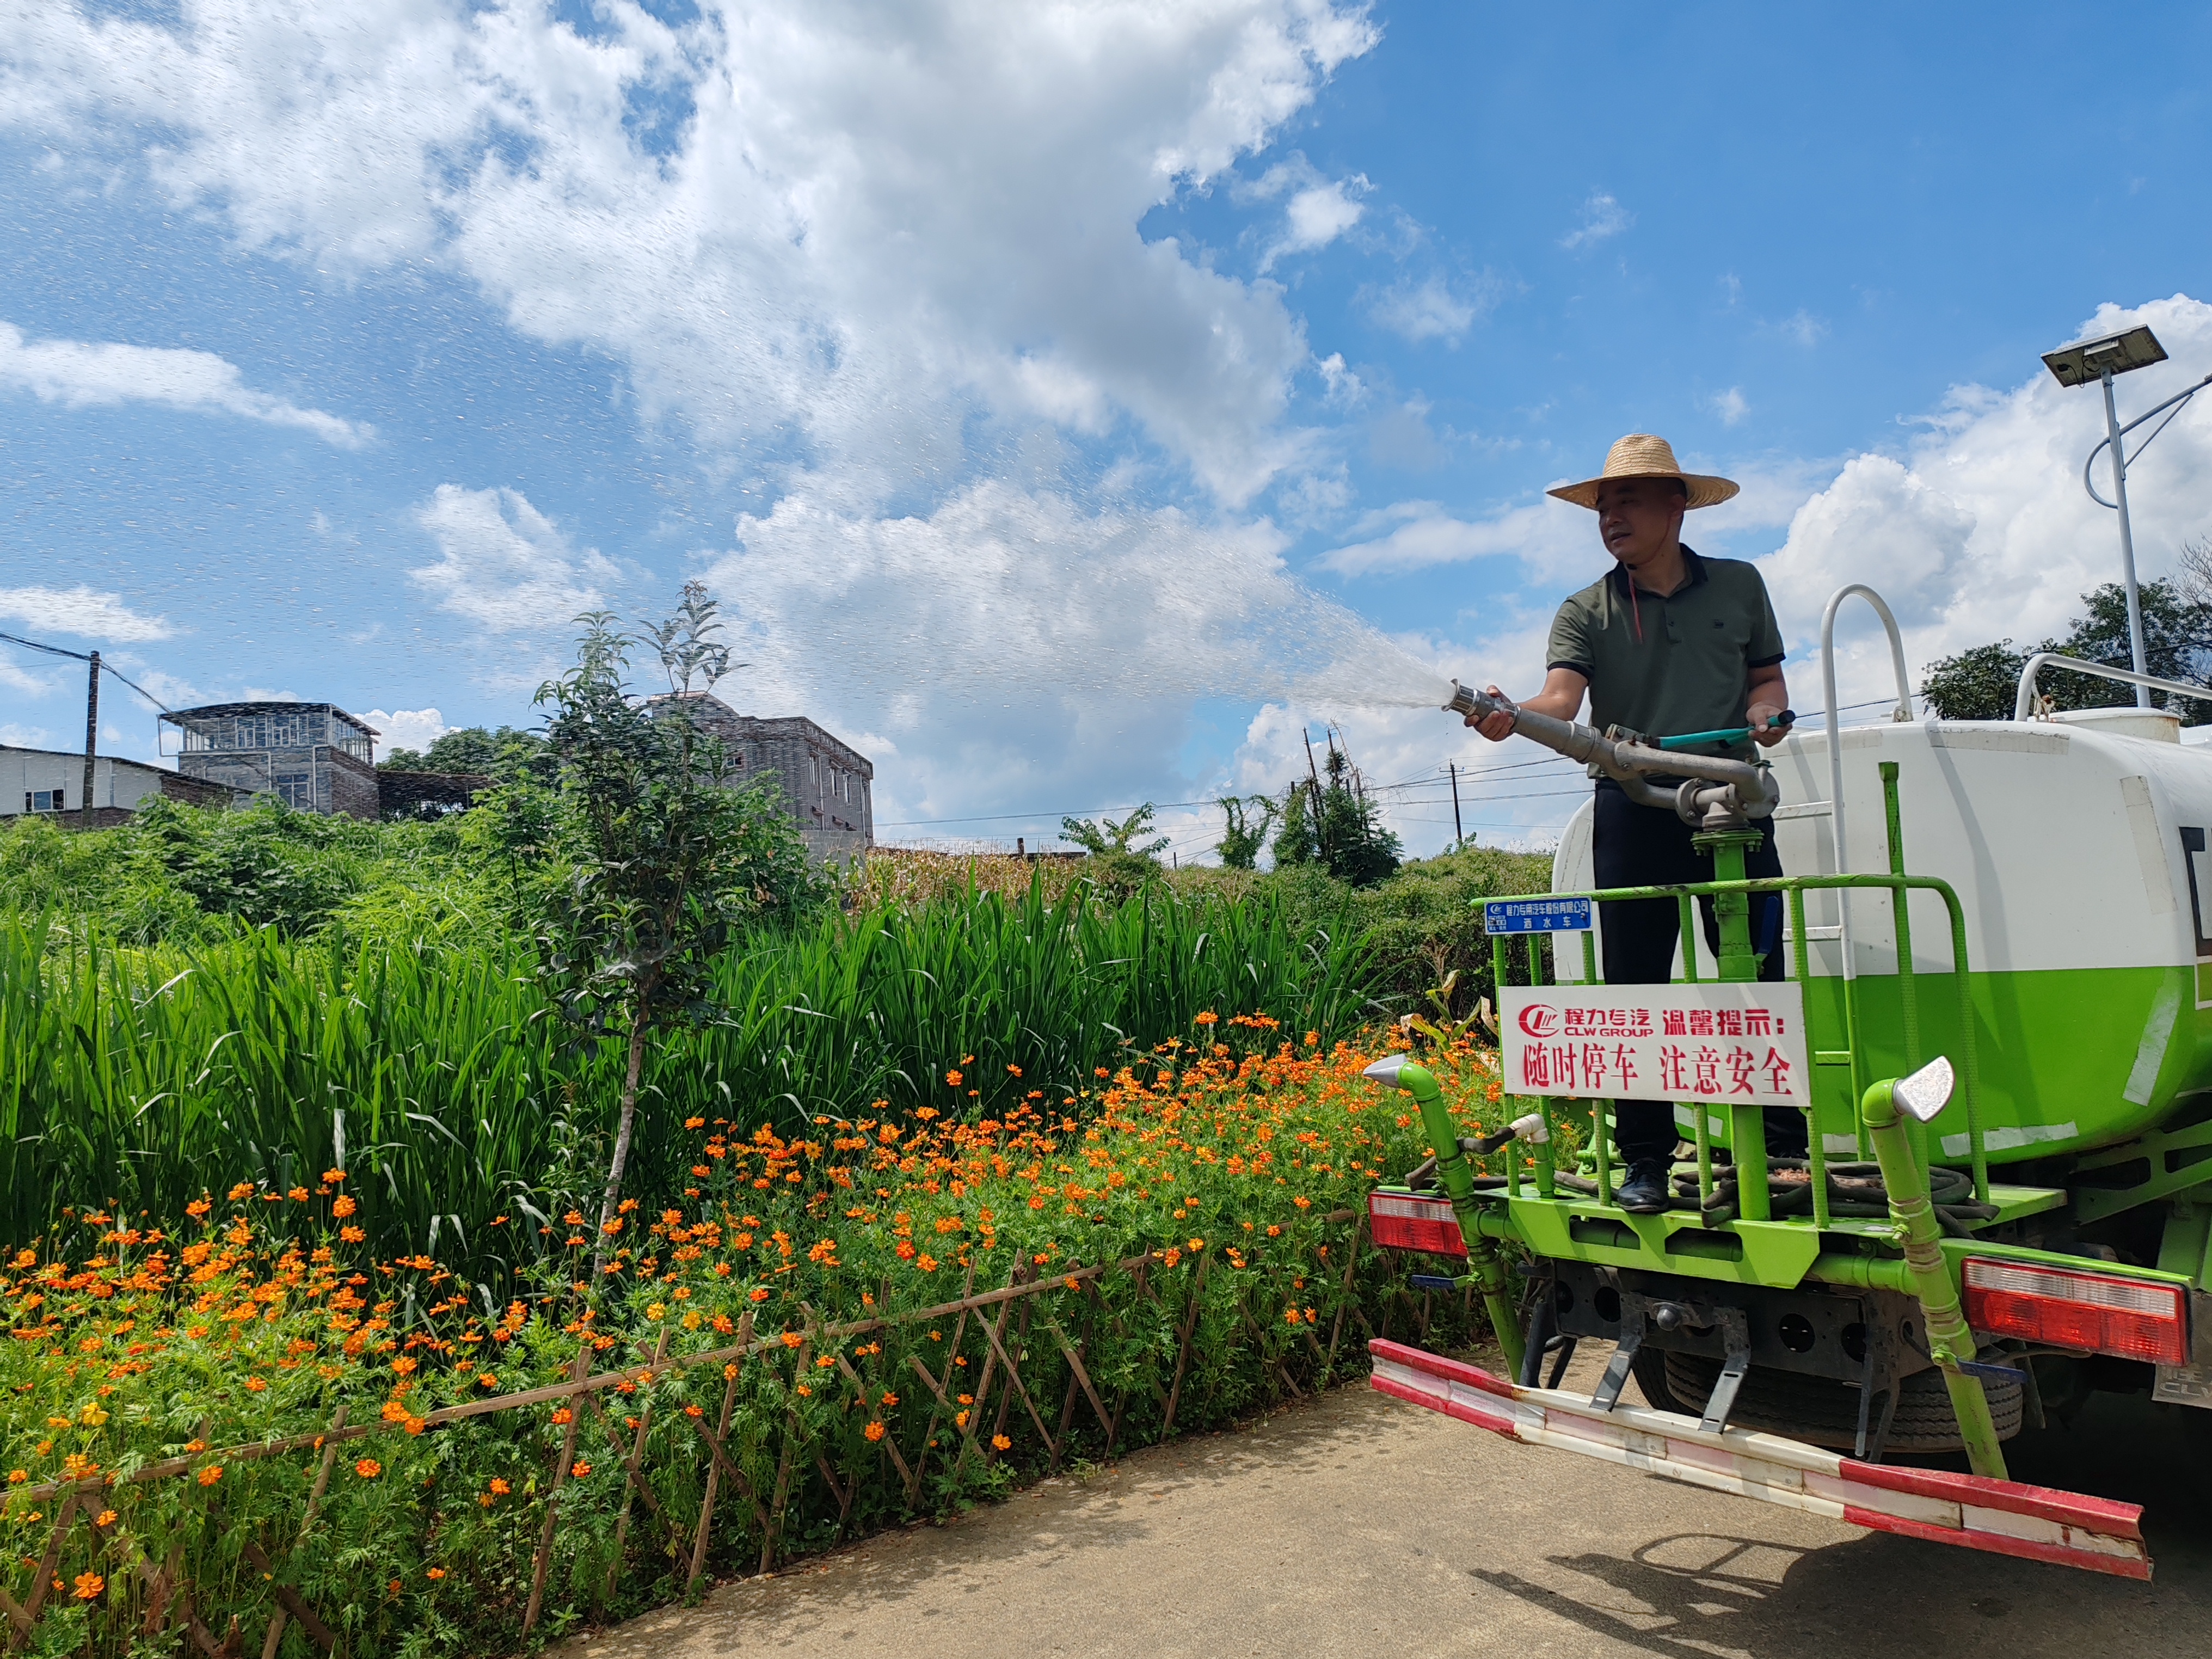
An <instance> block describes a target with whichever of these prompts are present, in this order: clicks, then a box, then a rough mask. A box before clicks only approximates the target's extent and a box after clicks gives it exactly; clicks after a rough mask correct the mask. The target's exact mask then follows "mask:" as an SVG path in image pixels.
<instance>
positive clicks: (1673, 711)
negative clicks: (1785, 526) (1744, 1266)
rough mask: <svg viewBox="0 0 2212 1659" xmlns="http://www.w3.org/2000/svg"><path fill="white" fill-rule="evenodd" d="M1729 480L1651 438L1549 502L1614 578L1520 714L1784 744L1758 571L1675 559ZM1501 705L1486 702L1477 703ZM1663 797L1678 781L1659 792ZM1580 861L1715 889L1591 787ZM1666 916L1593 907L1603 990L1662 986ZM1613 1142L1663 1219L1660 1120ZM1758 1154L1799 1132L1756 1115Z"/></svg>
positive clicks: (1628, 1197)
mask: <svg viewBox="0 0 2212 1659" xmlns="http://www.w3.org/2000/svg"><path fill="white" fill-rule="evenodd" d="M1736 489H1737V486H1736V485H1735V483H1731V482H1730V481H1729V480H1728V479H1726V478H1716V477H1706V476H1704V475H1702V474H1699V473H1694V472H1685V471H1682V469H1681V468H1680V467H1679V466H1677V465H1675V463H1674V449H1673V448H1672V447H1671V446H1669V445H1668V442H1667V441H1666V440H1665V439H1663V438H1654V437H1650V436H1648V435H1644V434H1642V433H1634V434H1631V435H1629V436H1627V437H1626V438H1623V439H1622V440H1621V441H1620V442H1619V443H1617V444H1615V445H1613V450H1612V453H1609V454H1608V455H1607V457H1606V458H1605V471H1603V472H1601V474H1599V475H1598V476H1597V477H1595V478H1588V479H1585V480H1583V482H1582V483H1576V484H1566V485H1563V486H1561V487H1560V488H1559V489H1554V490H1553V491H1552V492H1551V494H1553V495H1556V496H1558V497H1559V499H1560V500H1561V501H1570V502H1572V503H1573V504H1574V505H1576V506H1577V507H1590V508H1593V509H1595V512H1596V513H1597V528H1598V535H1599V536H1600V537H1601V538H1602V539H1603V541H1604V543H1605V546H1606V550H1607V552H1608V553H1610V554H1612V555H1613V560H1614V565H1613V569H1612V570H1610V571H1608V572H1607V574H1605V576H1604V577H1603V578H1602V579H1601V580H1598V581H1596V582H1594V583H1593V584H1591V585H1590V586H1588V587H1586V588H1584V589H1583V591H1582V592H1579V593H1577V594H1575V595H1573V596H1572V597H1571V598H1570V599H1568V600H1567V601H1566V602H1565V604H1563V605H1560V607H1559V615H1558V617H1556V618H1555V619H1554V620H1553V623H1552V637H1551V643H1550V647H1549V648H1548V650H1547V653H1546V662H1547V665H1548V666H1547V672H1546V674H1545V677H1544V689H1543V690H1541V691H1539V692H1538V693H1537V694H1536V695H1535V696H1533V697H1530V698H1529V699H1528V701H1527V702H1526V703H1525V704H1523V705H1522V706H1523V707H1525V708H1533V709H1535V710H1537V711H1538V712H1540V713H1541V714H1550V715H1552V716H1553V717H1554V718H1555V719H1559V720H1573V719H1575V718H1576V717H1577V715H1578V714H1580V713H1581V710H1582V706H1583V693H1585V692H1588V693H1589V699H1590V721H1591V724H1593V725H1595V726H1597V727H1598V728H1599V729H1600V730H1604V729H1605V728H1607V727H1608V726H1620V727H1623V728H1625V729H1626V730H1629V731H1632V732H1641V733H1643V734H1644V736H1646V737H1653V738H1658V737H1668V736H1673V735H1676V734H1679V733H1681V732H1710V731H1715V730H1718V729H1720V728H1723V727H1729V728H1734V727H1738V726H1748V727H1750V728H1751V730H1752V733H1753V739H1754V740H1755V741H1756V742H1758V743H1759V744H1768V745H1771V744H1777V743H1779V742H1781V741H1782V739H1783V738H1784V736H1785V735H1786V732H1785V730H1784V728H1783V727H1781V726H1776V725H1775V724H1774V721H1775V720H1776V718H1777V717H1778V716H1779V715H1780V714H1782V712H1783V710H1784V709H1785V708H1788V707H1789V704H1790V692H1789V690H1788V688H1787V687H1786V686H1785V685H1784V683H1783V678H1782V658H1783V650H1782V631H1781V629H1780V628H1779V627H1778V625H1777V623H1776V622H1775V620H1774V607H1773V606H1772V605H1771V604H1770V603H1769V602H1768V600H1767V597H1766V584H1765V582H1764V581H1763V580H1760V578H1759V572H1758V570H1757V569H1756V568H1754V567H1753V566H1751V565H1748V564H1745V563H1742V562H1740V561H1738V560H1735V559H1708V558H1704V557H1701V556H1699V554H1697V553H1696V552H1694V551H1692V550H1691V549H1689V548H1687V547H1685V546H1684V545H1683V544H1682V539H1681V532H1682V515H1683V513H1686V512H1688V511H1692V510H1693V509H1695V508H1698V507H1712V506H1716V505H1717V504H1718V503H1719V502H1722V501H1727V500H1728V499H1729V497H1730V496H1732V495H1735V493H1736ZM1489 690H1490V694H1491V695H1492V696H1500V695H1501V694H1500V693H1499V691H1498V688H1497V687H1496V686H1494V685H1493V686H1492V687H1490V688H1489ZM1468 725H1469V726H1474V728H1475V729H1476V730H1477V731H1479V732H1481V733H1482V735H1483V736H1484V737H1486V738H1490V739H1491V740H1492V742H1498V741H1502V740H1503V739H1504V738H1507V737H1509V736H1510V735H1511V734H1512V731H1513V720H1512V716H1511V715H1510V714H1505V713H1498V714H1492V715H1491V716H1490V717H1489V718H1488V719H1487V720H1480V721H1478V720H1474V719H1470V720H1468ZM1709 752H1711V753H1714V754H1730V755H1733V756H1734V757H1735V758H1736V759H1739V760H1748V759H1750V758H1751V757H1752V755H1753V750H1752V748H1751V746H1750V744H1733V745H1729V744H1713V745H1711V750H1710V751H1709ZM1655 781H1656V782H1659V783H1661V784H1662V785H1672V784H1674V783H1676V782H1679V781H1680V780H1679V779H1664V778H1662V779H1657V780H1655ZM1592 830H1593V833H1592V836H1591V850H1592V854H1593V861H1594V863H1595V866H1596V872H1597V884H1598V885H1599V886H1600V887H1601V888H1605V887H1645V886H1657V885H1662V884H1679V883H1684V882H1696V881H1711V880H1712V879H1713V861H1712V859H1711V856H1710V855H1709V854H1702V853H1699V851H1698V850H1697V849H1696V848H1694V847H1692V845H1691V844H1690V838H1691V836H1692V835H1693V834H1694V833H1695V832H1694V831H1693V830H1692V829H1691V828H1690V826H1689V825H1688V824H1686V823H1683V822H1682V820H1681V819H1680V817H1677V816H1676V815H1675V814H1674V812H1673V811H1670V810H1668V809H1666V808H1662V807H1656V806H1641V805H1637V804H1636V803H1635V802H1633V801H1632V800H1630V799H1629V798H1628V796H1627V795H1626V793H1624V792H1623V791H1622V789H1621V787H1620V785H1619V784H1617V783H1615V782H1614V781H1613V780H1612V779H1610V778H1600V779H1599V780H1598V783H1597V799H1596V801H1595V823H1594V824H1593V825H1592ZM1744 869H1745V872H1746V873H1747V874H1748V875H1751V876H1754V877H1756V876H1778V875H1780V874H1781V873H1782V860H1781V858H1780V856H1779V855H1778V854H1777V853H1776V851H1775V848H1774V843H1773V837H1772V836H1771V832H1770V834H1769V835H1768V836H1767V838H1766V839H1765V841H1764V842H1761V843H1760V845H1759V848H1758V849H1757V850H1756V851H1755V852H1753V853H1751V854H1749V855H1748V856H1747V857H1746V859H1745V860H1744ZM1678 915H1679V910H1678V908H1677V906H1676V905H1675V903H1674V901H1673V900H1671V899H1644V900H1638V901H1636V902H1628V903H1611V904H1606V905H1602V906H1601V907H1600V917H1599V921H1600V937H1601V940H1602V942H1603V945H1604V951H1605V979H1606V983H1607V984H1608V985H1663V984H1665V983H1666V982H1667V981H1668V979H1669V978H1670V977H1671V976H1672V971H1673V966H1674V947H1675V945H1676V943H1677V939H1676V934H1677V925H1676V924H1677V918H1678ZM1781 935H1782V901H1781V899H1780V898H1779V897H1778V896H1773V895H1766V896H1759V897H1757V898H1754V899H1753V902H1752V945H1753V949H1755V950H1757V951H1762V952H1763V953H1764V960H1763V961H1762V962H1761V963H1760V968H1759V977H1760V978H1761V979H1769V980H1776V979H1780V978H1781V977H1782V968H1783V963H1782V937H1781ZM1705 938H1706V940H1707V943H1708V946H1709V948H1711V949H1714V950H1717V949H1718V939H1719V934H1718V929H1717V926H1716V924H1715V922H1714V919H1713V911H1712V903H1711V900H1707V901H1706V902H1705ZM1616 1105H1617V1109H1616V1112H1615V1115H1614V1122H1615V1128H1614V1135H1613V1139H1614V1140H1615V1142H1616V1143H1617V1144H1618V1145H1619V1146H1620V1155H1621V1158H1622V1160H1623V1162H1624V1163H1626V1165H1627V1172H1626V1178H1625V1179H1624V1180H1623V1181H1622V1182H1621V1184H1620V1188H1619V1189H1618V1196H1619V1199H1620V1205H1621V1207H1622V1208H1624V1209H1626V1210H1632V1211H1635V1212H1638V1213H1639V1214H1649V1213H1651V1212H1656V1211H1659V1210H1663V1209H1666V1208H1667V1207H1668V1205H1669V1204H1670V1203H1671V1202H1672V1198H1673V1195H1672V1194H1671V1193H1670V1192H1669V1191H1668V1176H1669V1174H1670V1173H1671V1169H1672V1164H1673V1160H1674V1145H1675V1142H1676V1140H1677V1139H1679V1138H1680V1137H1679V1136H1678V1134H1677V1133H1676V1131H1675V1127H1674V1107H1673V1104H1672V1103H1669V1102H1664V1101H1651V1100H1623V1101H1620V1102H1618V1103H1616ZM1766 1125H1767V1135H1766V1138H1767V1150H1768V1151H1769V1152H1772V1153H1775V1154H1777V1155H1780V1156H1802V1155H1803V1153H1804V1151H1805V1127H1804V1121H1803V1120H1802V1118H1800V1117H1799V1116H1798V1115H1796V1114H1795V1113H1784V1112H1771V1113H1768V1114H1767V1115H1766Z"/></svg>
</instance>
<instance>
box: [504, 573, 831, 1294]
mask: <svg viewBox="0 0 2212 1659" xmlns="http://www.w3.org/2000/svg"><path fill="white" fill-rule="evenodd" d="M577 620H578V621H579V622H580V623H582V625H583V629H584V632H583V634H582V635H581V637H580V639H579V641H577V647H576V663H575V666H574V668H572V669H570V670H569V671H568V672H567V673H566V674H564V675H562V677H561V678H559V679H556V680H549V681H547V682H546V683H545V684H544V685H543V686H541V687H540V688H539V689H538V699H537V700H538V703H539V705H540V706H542V707H544V708H546V709H547V710H548V718H547V720H546V727H545V736H546V740H547V743H548V744H549V746H550V749H551V750H552V751H553V753H554V755H555V756H556V758H557V760H558V762H559V765H560V775H561V785H560V787H561V796H562V817H563V819H564V820H565V826H564V827H565V829H566V831H567V833H566V834H565V835H564V836H562V840H563V841H564V842H566V850H567V852H568V868H567V871H566V872H565V873H566V879H565V880H563V881H562V882H560V883H559V884H550V885H549V886H548V887H547V888H546V889H544V890H543V895H542V897H541V900H540V904H539V911H538V930H537V931H538V943H539V974H540V976H541V979H542V981H543V982H544V987H545V989H546V991H547V993H548V994H549V996H550V999H551V1000H552V1003H553V1006H554V1008H555V1009H556V1012H558V1014H559V1015H560V1017H561V1018H562V1020H563V1021H564V1022H565V1023H566V1024H568V1026H569V1027H570V1029H571V1030H574V1031H575V1032H576V1033H577V1035H578V1036H579V1037H580V1039H581V1040H584V1041H586V1042H592V1041H598V1040H599V1039H603V1038H606V1037H610V1036H614V1037H620V1038H622V1039H623V1041H624V1043H625V1050H626V1051H625V1055H624V1063H623V1083H622V1109H621V1115H620V1117H619V1119H618V1121H617V1125H616V1129H615V1144H614V1150H613V1152H612V1154H611V1157H610V1158H609V1159H608V1163H607V1182H606V1191H605V1197H604V1199H603V1200H602V1202H601V1205H600V1210H599V1244H598V1250H597V1254H596V1255H595V1257H594V1260H593V1264H592V1266H593V1273H594V1276H595V1277H596V1276H597V1273H598V1272H599V1269H600V1268H602V1267H604V1266H605V1258H606V1255H607V1252H608V1249H609V1244H610V1241H611V1239H612V1238H613V1237H615V1236H616V1235H617V1233H619V1231H621V1229H620V1227H619V1225H617V1224H618V1223H619V1221H620V1219H621V1213H622V1212H621V1205H622V1184H623V1169H624V1167H625V1165H626V1164H628V1163H629V1152H630V1144H631V1141H632V1139H633V1137H634V1135H635V1127H636V1121H637V1102H638V1091H639V1080H640V1079H641V1076H642V1075H643V1072H644V1065H645V1055H646V1050H647V1048H648V1047H650V1046H651V1045H652V1043H653V1040H654V1038H655V1037H656V1036H658V1035H659V1034H660V1033H662V1032H664V1031H665V1030H670V1029H671V1028H674V1027H676V1026H679V1025H684V1024H696V1023H698V1022H701V1021H702V1020H705V1019H707V1018H711V1016H712V1014H713V1008H712V1006H711V1005H710V1004H709V1002H708V1000H707V991H708V983H709V975H710V971H711V965H712V963H713V961H714V957H715V956H716V955H717V954H718V953H719V952H720V951H722V950H723V949H724V948H725V947H726V945H728V944H729V943H730V942H731V939H732V936H733V935H734V934H735V933H736V932H737V930H738V928H739V927H741V926H743V925H744V923H745V922H746V921H748V920H750V918H751V917H753V916H754V915H756V914H757V912H758V911H760V910H761V909H762V908H763V907H764V906H765V905H767V904H770V903H773V902H775V901H776V900H777V899H778V898H779V897H781V898H783V899H784V900H785V901H786V902H789V901H791V900H792V899H793V898H795V897H799V896H803V894H804V892H805V883H806V881H807V879H808V875H807V872H806V868H805V848H804V846H803V844H802V843H801V842H799V835H798V831H797V829H795V828H792V827H790V826H789V820H788V818H787V817H786V815H785V814H784V813H783V812H782V811H781V807H780V805H779V804H778V803H777V802H776V801H775V799H774V798H773V797H772V796H770V795H769V794H767V793H763V791H761V790H759V789H750V790H738V789H732V788H730V787H726V786H727V783H728V778H729V768H728V763H727V759H726V757H725V755H724V754H723V752H722V748H721V745H720V743H718V742H717V741H716V740H715V739H714V738H712V737H711V736H710V735H709V734H708V733H707V732H704V731H702V729H701V728H700V726H698V724H697V722H696V720H695V719H694V718H693V714H692V710H691V704H690V698H691V696H693V695H694V693H695V690H696V691H697V692H703V691H705V690H707V689H708V688H709V687H711V686H712V685H713V684H714V682H715V681H716V680H717V679H719V678H721V676H722V675H723V674H725V673H726V672H727V671H729V668H730V666H731V664H730V652H729V647H727V646H726V645H723V644H722V643H720V641H719V640H718V639H717V638H716V637H715V636H716V635H719V634H720V631H721V624H720V621H719V620H718V619H717V617H716V616H715V602H714V599H711V598H709V597H708V593H707V590H706V589H705V587H704V586H702V585H701V584H699V583H696V582H692V583H688V584H686V586H685V587H684V599H683V603H682V604H681V605H679V606H678V609H677V611H676V614H675V615H674V616H673V617H670V618H669V619H668V620H667V621H666V622H665V623H660V624H659V625H658V626H657V627H653V628H650V629H647V632H646V634H645V635H643V636H642V637H641V638H632V637H630V636H628V635H623V634H620V633H618V632H617V631H616V629H614V627H613V625H612V624H613V618H612V617H611V614H610V613H608V612H605V611H594V612H591V613H588V614H586V615H585V616H583V617H579V618H578V619H577ZM640 644H642V645H647V646H649V647H651V648H652V649H653V651H654V653H656V655H657V656H658V657H659V662H660V665H661V667H662V668H663V670H664V671H665V673H666V676H667V680H668V687H669V690H670V693H671V695H670V696H666V697H664V698H657V699H654V700H653V701H652V702H645V701H641V700H639V699H637V698H635V697H633V696H631V695H630V691H629V684H628V683H627V681H626V679H625V675H626V673H627V671H628V669H629V651H630V649H631V648H632V647H633V646H635V645H640ZM770 787H772V786H770ZM778 826H782V828H781V829H779V827H778ZM794 864H795V866H796V868H795V871H794ZM794 884H795V885H794ZM779 889H781V892H779Z"/></svg>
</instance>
